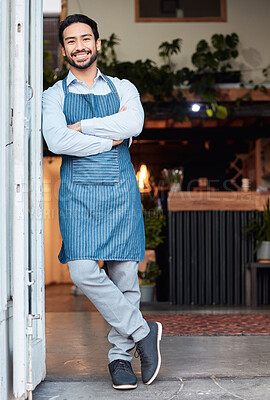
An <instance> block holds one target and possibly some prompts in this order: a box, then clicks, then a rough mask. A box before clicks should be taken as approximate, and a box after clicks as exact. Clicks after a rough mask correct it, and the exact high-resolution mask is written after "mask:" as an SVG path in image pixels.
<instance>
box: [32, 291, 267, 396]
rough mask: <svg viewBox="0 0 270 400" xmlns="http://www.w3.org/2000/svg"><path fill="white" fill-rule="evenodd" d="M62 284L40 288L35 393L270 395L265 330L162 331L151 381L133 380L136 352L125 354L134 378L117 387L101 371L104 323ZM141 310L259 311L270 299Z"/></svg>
mask: <svg viewBox="0 0 270 400" xmlns="http://www.w3.org/2000/svg"><path fill="white" fill-rule="evenodd" d="M70 289H71V288H70V287H68V286H52V287H49V288H47V290H46V293H47V297H46V311H47V313H46V337H47V378H46V380H45V382H43V383H42V384H41V385H39V387H38V388H37V389H36V390H35V391H34V396H33V398H34V400H43V399H48V400H54V399H55V400H56V399H57V400H71V399H72V400H77V399H78V400H79V399H80V400H84V399H85V400H88V399H101V400H103V399H104V400H105V399H112V400H113V399H118V398H119V397H123V398H124V399H125V400H128V399H151V400H154V399H156V398H158V399H160V400H161V399H162V400H178V399H179V400H180V399H181V400H185V399H190V400H197V399H207V400H221V399H222V400H225V399H226V400H229V399H242V400H257V399H258V400H264V399H265V400H269V399H270V336H268V335H266V336H164V337H163V339H162V342H161V351H162V367H161V371H160V374H159V376H158V379H157V380H156V381H155V382H154V383H153V384H152V385H151V386H150V387H147V386H145V385H143V384H142V383H141V381H140V364H139V361H138V359H134V360H133V361H132V364H133V368H134V372H135V373H136V375H137V376H138V379H139V385H138V388H137V389H136V390H134V391H128V392H125V393H123V392H120V393H119V391H115V390H113V389H112V387H111V382H110V378H109V375H108V371H107V363H108V360H107V352H108V350H109V344H108V341H107V334H108V332H109V329H110V327H109V326H108V324H107V323H106V322H105V321H104V320H103V318H102V317H101V316H100V314H99V313H98V312H97V311H96V310H95V308H94V307H93V306H92V305H91V304H90V302H89V301H88V300H87V299H86V298H85V297H84V296H73V295H71V294H70ZM142 308H143V313H144V314H145V315H147V314H151V315H153V314H159V315H160V314H163V315H167V314H177V315H179V314H184V315H186V314H192V313H194V314H198V313H200V314H212V315H213V314H234V315H235V314H246V313H247V312H249V313H250V312H251V313H258V312H259V313H266V314H268V313H269V312H270V311H269V307H260V308H259V309H253V310H252V309H247V308H245V307H234V308H227V307H210V308H209V307H177V306H170V305H168V304H156V305H154V304H151V305H145V306H143V307H142Z"/></svg>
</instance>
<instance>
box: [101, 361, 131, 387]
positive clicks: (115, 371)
mask: <svg viewBox="0 0 270 400" xmlns="http://www.w3.org/2000/svg"><path fill="white" fill-rule="evenodd" d="M108 367H109V371H110V374H111V377H112V382H113V387H114V388H115V389H135V388H136V387H137V378H136V375H135V374H134V372H133V370H132V367H131V364H130V362H129V361H126V360H114V361H112V362H111V363H110V364H109V365H108Z"/></svg>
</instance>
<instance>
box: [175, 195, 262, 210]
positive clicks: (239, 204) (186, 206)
mask: <svg viewBox="0 0 270 400" xmlns="http://www.w3.org/2000/svg"><path fill="white" fill-rule="evenodd" d="M268 198H270V191H269V192H264V193H261V192H247V193H244V192H169V194H168V209H169V211H211V210H224V211H250V210H256V209H258V210H263V206H264V205H265V203H266V200H267V199H268Z"/></svg>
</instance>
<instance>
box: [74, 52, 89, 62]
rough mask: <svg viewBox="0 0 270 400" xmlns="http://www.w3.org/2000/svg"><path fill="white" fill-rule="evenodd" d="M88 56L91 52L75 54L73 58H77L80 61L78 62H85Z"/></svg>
mask: <svg viewBox="0 0 270 400" xmlns="http://www.w3.org/2000/svg"><path fill="white" fill-rule="evenodd" d="M88 54H89V51H84V52H82V53H76V54H73V57H75V58H76V60H78V61H84V60H86V59H87V57H88Z"/></svg>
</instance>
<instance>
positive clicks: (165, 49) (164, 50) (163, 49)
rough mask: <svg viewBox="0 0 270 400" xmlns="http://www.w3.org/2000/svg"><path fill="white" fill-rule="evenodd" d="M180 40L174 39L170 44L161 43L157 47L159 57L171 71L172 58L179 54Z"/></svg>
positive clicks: (181, 41)
mask: <svg viewBox="0 0 270 400" xmlns="http://www.w3.org/2000/svg"><path fill="white" fill-rule="evenodd" d="M182 43H183V40H182V39H179V38H178V39H174V40H172V42H171V43H170V42H163V43H161V45H160V46H159V48H158V49H159V56H160V57H161V58H163V61H164V63H165V65H168V66H169V67H170V68H171V69H173V63H172V56H173V55H174V54H178V53H180V52H181V45H182Z"/></svg>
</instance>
